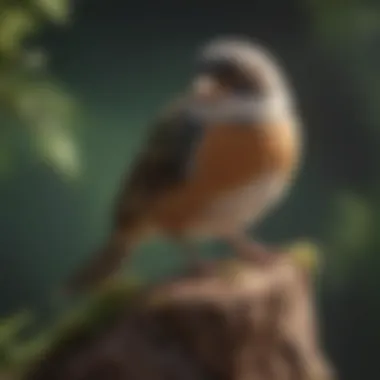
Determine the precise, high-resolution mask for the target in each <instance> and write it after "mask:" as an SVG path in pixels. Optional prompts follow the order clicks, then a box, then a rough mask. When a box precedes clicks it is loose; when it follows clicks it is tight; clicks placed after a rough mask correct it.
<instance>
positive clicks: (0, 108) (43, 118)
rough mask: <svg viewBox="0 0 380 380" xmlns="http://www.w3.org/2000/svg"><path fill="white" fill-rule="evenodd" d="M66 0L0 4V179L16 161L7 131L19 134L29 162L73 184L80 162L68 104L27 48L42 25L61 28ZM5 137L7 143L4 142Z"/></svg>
mask: <svg viewBox="0 0 380 380" xmlns="http://www.w3.org/2000/svg"><path fill="white" fill-rule="evenodd" d="M69 16H70V3H69V0H28V1H27V0H25V1H18V0H14V1H3V2H1V4H0V113H2V114H3V115H5V116H6V117H8V119H10V120H9V121H8V122H7V123H2V124H3V125H2V126H1V129H2V130H1V131H0V133H1V134H2V144H4V145H6V146H9V148H6V147H3V146H2V147H1V148H2V150H1V154H0V175H1V174H2V175H6V174H10V171H9V170H7V169H8V168H9V165H11V162H12V160H14V159H15V158H16V157H15V156H16V155H17V150H16V148H15V144H16V143H17V140H14V139H11V138H9V133H7V132H6V131H4V130H6V129H7V128H24V130H26V131H27V135H28V136H29V139H30V147H31V154H32V157H37V158H39V159H40V160H42V162H44V163H45V164H49V165H50V166H51V167H52V168H53V169H55V170H56V171H58V173H60V174H61V175H63V176H64V178H69V179H73V178H78V175H79V174H80V157H79V151H78V147H77V143H76V141H75V134H74V130H73V116H74V114H75V107H74V104H73V101H72V99H71V98H70V97H69V96H68V94H66V93H65V92H64V91H63V89H62V88H61V86H60V85H59V84H57V83H56V81H55V80H54V79H53V78H51V77H50V76H49V74H48V71H47V67H46V61H47V56H46V53H45V52H44V51H42V50H38V49H37V48H27V47H26V45H30V42H31V40H32V39H33V38H34V37H36V36H38V32H40V31H41V30H43V28H44V26H45V25H47V24H48V23H55V24H57V25H62V24H65V23H66V22H67V21H68V20H69ZM7 137H8V138H7Z"/></svg>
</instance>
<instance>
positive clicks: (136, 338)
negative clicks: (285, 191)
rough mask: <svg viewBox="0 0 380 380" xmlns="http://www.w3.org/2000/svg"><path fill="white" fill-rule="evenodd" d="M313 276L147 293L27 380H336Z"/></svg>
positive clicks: (277, 275)
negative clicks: (323, 343) (321, 333)
mask: <svg viewBox="0 0 380 380" xmlns="http://www.w3.org/2000/svg"><path fill="white" fill-rule="evenodd" d="M331 378H332V372H331V368H330V365H329V364H328V363H327V361H326V359H325V356H324V354H323V352H322V349H321V347H320V344H319V341H318V333H317V326H316V321H315V312H314V309H313V281H312V276H311V274H310V271H308V270H307V269H305V267H304V266H302V265H301V264H300V263H299V261H297V260H295V259H294V258H293V256H291V255H288V254H284V255H281V256H278V258H276V260H274V262H273V263H271V264H269V265H266V266H264V267H257V266H254V265H253V264H252V263H248V262H244V263H242V262H233V263H218V264H215V268H214V270H213V272H212V273H208V274H207V275H205V276H202V277H199V276H198V277H197V276H187V277H182V278H179V279H176V280H173V281H171V282H166V283H164V284H160V285H155V286H154V287H152V288H151V289H148V290H145V291H141V293H140V294H138V295H137V296H136V299H135V301H134V302H132V303H131V301H129V303H128V305H127V307H126V310H125V311H123V312H122V313H120V315H119V316H118V318H117V320H115V321H112V323H109V325H108V326H106V328H105V329H102V331H101V332H98V333H96V334H94V335H93V336H90V337H87V338H86V339H79V338H78V339H76V340H72V341H71V342H70V343H69V344H66V345H60V346H59V347H56V348H54V349H51V350H50V351H49V352H48V353H47V354H46V355H45V357H44V359H43V360H40V361H39V363H37V365H35V366H34V368H33V370H31V371H30V372H29V374H28V375H27V376H26V380H90V379H91V380H106V379H107V380H177V379H178V380H198V379H208V380H211V379H214V380H248V379H249V380H256V379H257V380H330V379H331Z"/></svg>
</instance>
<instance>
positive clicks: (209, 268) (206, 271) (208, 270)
mask: <svg viewBox="0 0 380 380" xmlns="http://www.w3.org/2000/svg"><path fill="white" fill-rule="evenodd" d="M190 272H191V273H192V274H195V275H196V276H200V277H203V276H209V275H212V274H214V273H215V262H214V261H213V260H204V259H202V260H199V261H196V262H194V263H192V265H191V269H190Z"/></svg>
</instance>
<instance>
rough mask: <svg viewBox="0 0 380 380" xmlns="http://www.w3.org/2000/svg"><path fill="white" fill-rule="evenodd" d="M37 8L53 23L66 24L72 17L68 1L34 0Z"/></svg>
mask: <svg viewBox="0 0 380 380" xmlns="http://www.w3.org/2000/svg"><path fill="white" fill-rule="evenodd" d="M33 1H34V3H35V5H36V7H38V9H39V10H40V11H41V12H42V13H43V14H44V15H45V16H46V17H47V18H48V19H49V20H51V21H53V22H56V23H58V24H63V23H65V22H66V21H67V20H68V18H69V16H70V10H71V9H70V2H69V1H68V0H33Z"/></svg>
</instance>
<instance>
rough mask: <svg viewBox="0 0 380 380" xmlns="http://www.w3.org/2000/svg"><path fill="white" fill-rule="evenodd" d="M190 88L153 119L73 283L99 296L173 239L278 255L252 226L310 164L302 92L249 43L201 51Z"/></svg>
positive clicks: (190, 250) (258, 255) (230, 42)
mask: <svg viewBox="0 0 380 380" xmlns="http://www.w3.org/2000/svg"><path fill="white" fill-rule="evenodd" d="M193 67H194V70H193V73H192V77H191V78H190V80H189V83H188V86H187V88H186V89H185V90H184V91H183V92H182V93H181V94H180V96H177V97H176V98H174V99H173V100H172V101H170V102H169V103H168V105H167V106H166V107H165V108H164V109H163V110H162V111H161V112H160V113H159V114H158V115H157V116H156V117H155V119H154V120H153V122H152V123H151V126H150V129H149V131H150V132H149V135H148V137H147V140H146V141H145V144H144V145H143V147H142V148H141V150H140V152H139V154H138V155H137V156H136V159H135V161H134V162H133V164H132V168H131V170H130V171H129V173H128V175H126V176H125V178H124V179H123V180H122V184H121V186H120V191H119V194H118V196H117V197H116V202H115V208H114V213H113V220H112V224H111V229H110V232H109V235H108V239H107V240H106V243H105V244H104V246H103V248H102V249H100V250H99V252H97V254H96V255H94V256H93V257H91V259H90V261H89V262H87V263H85V265H84V266H83V267H82V268H81V269H80V270H79V271H78V272H76V273H75V274H74V276H73V277H72V278H71V279H70V280H69V281H68V283H67V288H66V290H67V291H68V292H69V293H71V294H72V293H77V292H82V291H86V290H89V289H93V288H94V287H96V286H99V285H100V284H102V283H103V282H104V281H105V279H108V278H109V277H110V276H112V275H113V274H115V272H117V271H118V269H119V268H120V266H121V265H122V264H123V263H124V261H127V260H129V258H130V257H131V255H132V253H133V251H134V250H135V249H136V247H137V246H138V245H139V244H140V243H141V242H142V241H144V240H145V239H147V238H149V237H151V236H155V235H165V236H167V237H169V238H171V239H173V241H175V242H178V243H179V244H182V245H183V247H186V249H185V251H186V252H187V253H186V255H187V258H188V260H189V265H191V266H192V265H193V266H194V267H196V268H201V267H202V259H201V257H200V254H199V252H198V250H197V249H195V248H194V247H195V245H196V243H197V242H199V241H203V240H207V239H221V240H222V241H225V242H226V243H228V244H229V245H230V246H231V247H232V248H233V249H234V250H235V252H236V255H237V256H241V257H242V258H243V257H248V256H251V257H252V258H253V259H256V260H257V262H261V261H262V262H265V261H266V259H265V258H268V257H269V256H270V253H268V250H267V249H266V248H265V246H264V245H263V244H261V243H258V242H257V241H256V240H254V239H252V238H251V237H250V236H249V234H248V229H249V228H252V227H255V226H256V225H257V224H258V222H260V221H261V220H262V219H263V218H264V217H265V216H266V215H268V214H270V212H271V211H272V210H273V209H274V208H275V206H276V205H277V204H279V203H280V201H282V200H283V199H284V198H285V196H286V195H287V194H288V193H289V189H290V188H291V187H292V185H293V183H294V179H295V177H296V173H298V172H299V169H300V166H301V165H300V164H301V162H302V150H303V138H302V127H301V122H300V117H299V111H298V108H297V104H296V100H295V95H294V94H293V89H292V86H291V85H290V83H289V82H288V78H287V76H286V74H285V72H284V70H283V68H282V66H281V65H280V63H279V61H278V60H277V58H276V57H275V56H274V55H273V54H272V53H271V52H270V51H269V50H268V49H266V48H265V47H264V46H263V45H262V44H260V43H257V42H256V41H253V40H251V39H249V38H245V37H229V36H224V37H218V38H214V39H211V40H209V41H207V42H206V43H205V44H203V45H202V46H200V47H199V50H198V51H197V52H196V54H195V59H194V62H193Z"/></svg>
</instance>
